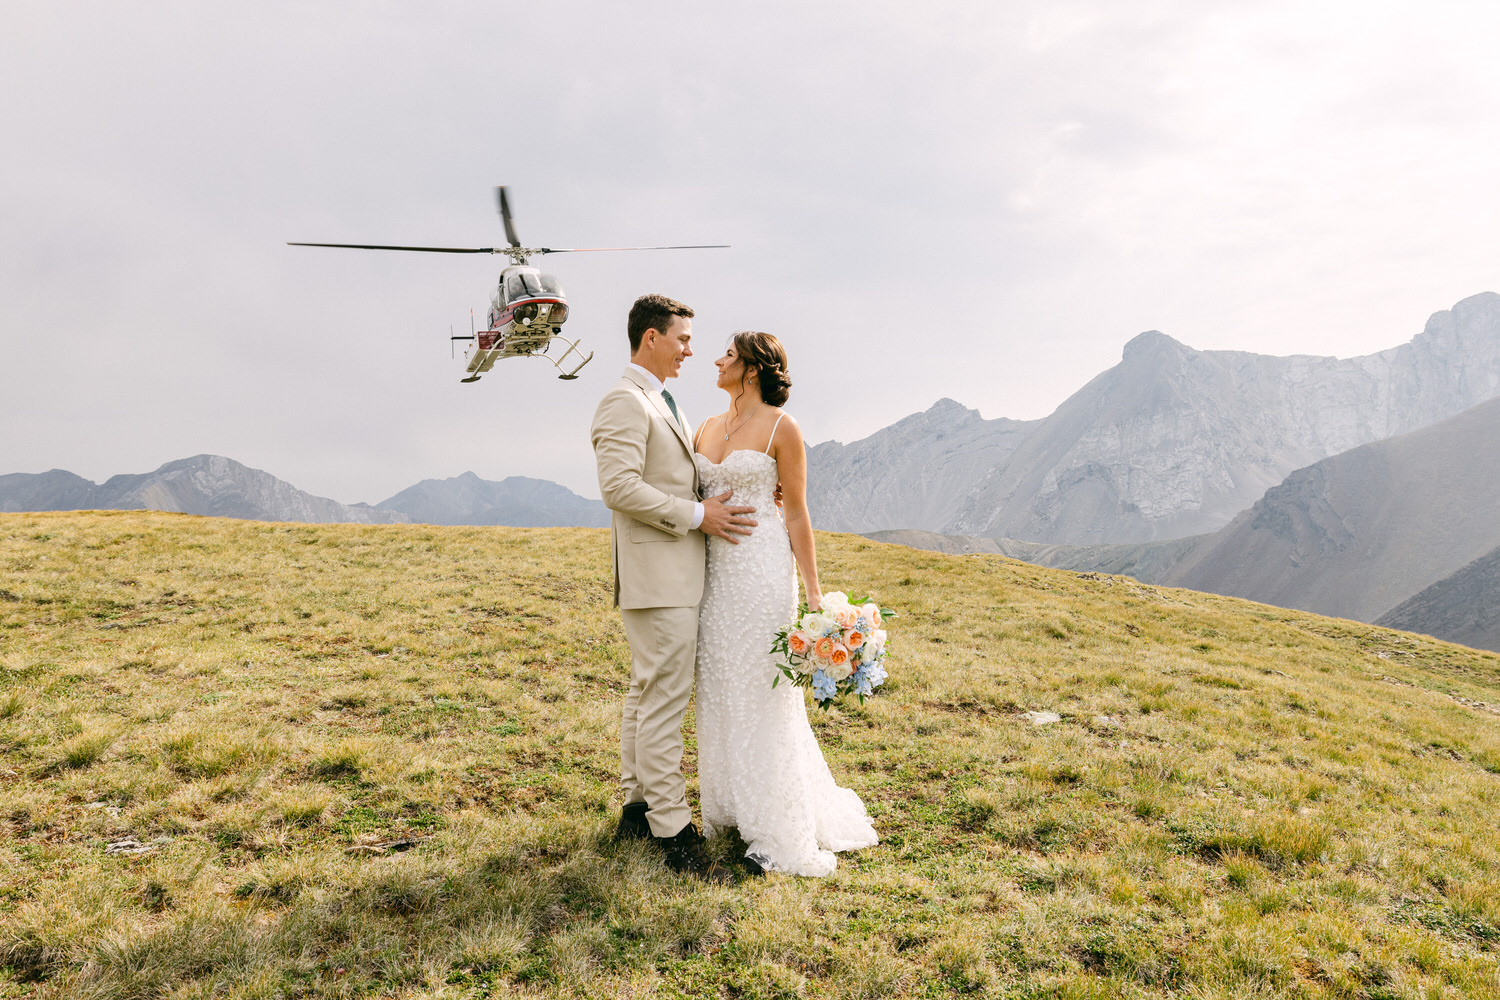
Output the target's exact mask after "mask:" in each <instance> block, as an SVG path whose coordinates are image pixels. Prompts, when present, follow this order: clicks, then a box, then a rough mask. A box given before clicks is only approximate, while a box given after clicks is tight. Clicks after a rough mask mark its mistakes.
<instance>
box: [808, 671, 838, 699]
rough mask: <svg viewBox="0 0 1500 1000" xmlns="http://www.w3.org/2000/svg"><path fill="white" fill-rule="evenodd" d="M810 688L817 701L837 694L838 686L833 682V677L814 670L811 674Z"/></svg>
mask: <svg viewBox="0 0 1500 1000" xmlns="http://www.w3.org/2000/svg"><path fill="white" fill-rule="evenodd" d="M812 690H813V697H814V698H816V699H818V700H819V701H827V700H828V699H830V698H832V697H833V696H834V695H836V694H838V691H839V687H838V685H837V684H836V683H834V680H833V678H831V677H829V676H828V675H827V674H825V673H823V671H821V670H814V671H813V675H812Z"/></svg>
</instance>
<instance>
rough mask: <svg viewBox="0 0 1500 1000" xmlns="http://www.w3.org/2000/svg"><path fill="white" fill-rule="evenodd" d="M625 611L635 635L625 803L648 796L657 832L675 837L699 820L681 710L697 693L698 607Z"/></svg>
mask: <svg viewBox="0 0 1500 1000" xmlns="http://www.w3.org/2000/svg"><path fill="white" fill-rule="evenodd" d="M620 615H621V617H622V618H624V619H625V637H626V638H627V639H629V640H630V691H629V693H628V694H626V696H625V711H624V713H623V715H622V716H621V718H620V784H621V785H622V786H623V787H624V789H625V801H626V802H627V803H630V802H645V803H646V806H647V812H646V821H647V822H649V823H650V824H651V832H652V833H653V834H655V835H656V836H658V837H671V836H673V835H675V834H676V833H677V832H679V831H680V830H681V829H682V828H683V827H685V826H687V825H688V824H689V823H690V822H692V820H693V811H692V809H691V807H689V806H688V804H687V781H686V780H685V779H684V778H683V777H682V716H683V713H684V712H686V711H687V705H688V698H689V696H691V694H692V692H693V667H694V660H695V658H696V656H697V648H698V608H697V606H696V605H695V606H693V607H690V608H621V609H620Z"/></svg>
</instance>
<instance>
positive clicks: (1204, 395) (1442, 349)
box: [808, 292, 1500, 545]
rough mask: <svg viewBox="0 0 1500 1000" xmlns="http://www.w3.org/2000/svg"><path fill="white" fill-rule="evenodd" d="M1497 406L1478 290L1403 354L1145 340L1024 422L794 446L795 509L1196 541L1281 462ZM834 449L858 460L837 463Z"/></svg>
mask: <svg viewBox="0 0 1500 1000" xmlns="http://www.w3.org/2000/svg"><path fill="white" fill-rule="evenodd" d="M1496 395H1500V295H1496V294H1495V293H1493V292H1481V293H1479V294H1478V295H1473V296H1470V297H1468V298H1466V299H1463V300H1461V301H1460V302H1458V303H1456V304H1455V305H1454V306H1453V307H1452V308H1451V309H1448V310H1442V311H1439V312H1436V313H1433V314H1432V315H1431V316H1430V317H1429V318H1428V320H1427V323H1426V325H1425V326H1424V328H1423V330H1422V332H1421V333H1419V334H1417V335H1416V336H1415V337H1413V338H1412V339H1411V340H1410V341H1408V342H1407V343H1405V344H1401V345H1398V346H1396V347H1392V348H1389V349H1387V350H1384V351H1380V352H1376V353H1374V354H1369V355H1363V356H1360V357H1356V358H1348V359H1340V358H1332V357H1318V356H1312V355H1292V356H1288V357H1273V356H1270V355H1259V354H1252V353H1249V352H1243V351H1199V350H1195V349H1193V348H1191V347H1188V346H1186V345H1184V344H1182V343H1180V342H1179V341H1177V340H1175V339H1173V338H1172V337H1169V336H1167V335H1166V334H1163V333H1161V332H1159V331H1147V332H1146V333H1142V334H1139V335H1137V336H1136V337H1133V338H1131V340H1130V341H1128V342H1127V343H1126V345H1125V347H1124V349H1123V350H1122V352H1121V361H1120V363H1119V364H1117V365H1115V366H1114V367H1112V368H1110V369H1108V370H1106V371H1104V372H1102V373H1100V374H1099V375H1097V376H1095V378H1093V379H1092V380H1090V381H1089V383H1088V384H1086V385H1085V386H1084V387H1083V388H1081V389H1080V390H1079V391H1078V392H1076V393H1074V394H1073V395H1072V396H1070V397H1069V398H1068V399H1067V400H1065V401H1064V402H1063V403H1062V404H1061V405H1060V406H1059V407H1058V408H1057V409H1056V410H1055V411H1053V413H1052V414H1050V415H1049V416H1047V417H1045V418H1043V419H1042V420H1040V421H1026V422H1023V421H1005V420H993V421H985V420H983V418H981V417H980V415H979V414H978V412H977V411H972V410H965V409H964V408H963V407H962V406H960V404H957V403H952V402H951V401H943V402H941V403H940V404H938V405H937V406H934V407H933V408H932V409H930V410H928V411H927V415H929V416H932V417H937V416H942V415H943V414H944V413H946V412H949V411H951V410H952V408H955V407H956V408H957V409H959V410H964V412H966V413H969V414H972V417H971V418H970V419H969V421H968V424H967V431H966V433H967V436H966V437H963V438H955V437H954V436H953V435H952V434H948V435H947V436H944V435H943V434H939V433H925V434H924V433H920V430H921V428H920V426H919V425H917V424H913V423H911V422H910V421H911V420H912V418H911V417H908V418H905V419H904V420H903V421H898V422H897V423H896V424H894V425H892V426H891V427H887V428H884V429H882V430H880V431H877V432H876V433H875V434H873V435H870V436H869V437H867V438H864V439H862V440H860V441H857V442H854V443H853V444H850V445H842V444H840V445H838V447H837V448H833V449H827V450H820V449H823V448H824V446H823V445H819V446H817V447H815V448H814V449H811V450H810V451H809V469H808V486H809V506H810V507H811V509H812V511H813V520H814V524H815V525H816V526H818V527H820V528H827V529H829V530H846V531H860V532H870V531H876V530H891V529H901V528H909V529H920V530H927V531H934V532H939V533H942V534H948V535H966V536H988V537H1004V538H1011V539H1016V540H1025V541H1032V542H1040V543H1049V544H1073V545H1080V544H1095V543H1097V544H1120V543H1139V542H1149V541H1153V540H1162V539H1168V538H1180V537H1186V536H1190V535H1195V534H1205V533H1211V532H1213V531H1216V530H1218V529H1219V528H1221V527H1223V526H1224V525H1225V524H1227V523H1228V522H1229V521H1230V520H1231V519H1232V518H1234V517H1235V516H1236V515H1237V514H1238V513H1239V512H1240V511H1242V510H1244V509H1245V508H1246V507H1248V506H1250V504H1252V503H1254V502H1255V501H1256V500H1257V499H1259V497H1260V496H1261V495H1262V494H1263V493H1264V492H1265V491H1266V490H1267V489H1270V488H1272V487H1274V486H1276V485H1277V484H1278V483H1280V482H1281V481H1282V480H1283V479H1284V478H1285V477H1286V476H1287V475H1288V474H1289V473H1291V472H1292V471H1293V470H1295V469H1298V468H1303V467H1305V466H1308V465H1311V464H1313V463H1315V462H1317V461H1319V460H1321V459H1323V458H1326V457H1329V456H1330V455H1333V454H1338V453H1340V452H1343V451H1347V450H1349V449H1350V448H1353V447H1357V446H1359V445H1361V444H1366V443H1369V442H1371V441H1375V440H1381V439H1383V438H1386V437H1390V436H1393V435H1396V434H1401V433H1406V432H1408V431H1411V430H1416V429H1418V428H1420V427H1424V426H1428V425H1430V424H1432V423H1435V422H1437V421H1439V420H1442V419H1445V418H1447V417H1449V416H1452V415H1454V414H1455V413H1458V412H1461V411H1462V410H1464V409H1467V408H1469V407H1470V406H1473V405H1476V404H1478V403H1480V402H1484V401H1486V400H1488V399H1491V398H1494V397H1495V396H1496ZM940 407H941V410H940ZM934 411H939V412H937V413H935V412H934ZM914 416H917V415H914ZM992 428H993V429H992ZM914 432H915V433H914ZM851 454H857V455H859V456H861V459H862V461H861V462H860V463H858V464H855V463H850V462H846V461H842V459H843V457H844V456H846V455H851ZM928 455H937V456H939V457H938V458H937V459H933V460H927V459H926V458H925V456H928ZM883 464H884V465H885V466H888V467H890V468H898V469H900V474H899V475H896V474H887V473H885V472H884V471H883V469H882V465H883ZM929 478H930V479H933V480H935V481H941V482H943V483H944V484H945V488H946V489H947V490H948V491H949V492H950V494H951V495H953V496H957V495H961V497H962V499H961V500H960V501H959V502H958V503H957V504H956V505H955V504H953V503H952V502H951V497H950V500H949V502H947V503H944V504H932V503H928V502H927V501H926V500H925V497H924V495H923V494H922V493H921V490H920V489H919V488H917V487H913V486H912V485H911V483H913V482H916V483H923V482H926V481H927V480H928V479H929ZM872 496H879V497H881V498H882V499H881V500H879V501H878V503H874V504H873V506H874V507H875V508H878V513H879V515H880V516H878V517H876V516H873V515H872V503H873V502H872V501H869V500H866V499H863V498H868V497H872ZM851 498H853V500H852V502H851Z"/></svg>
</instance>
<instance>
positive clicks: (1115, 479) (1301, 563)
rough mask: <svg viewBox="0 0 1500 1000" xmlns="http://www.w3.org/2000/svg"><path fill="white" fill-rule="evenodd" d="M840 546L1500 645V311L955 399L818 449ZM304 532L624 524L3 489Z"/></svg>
mask: <svg viewBox="0 0 1500 1000" xmlns="http://www.w3.org/2000/svg"><path fill="white" fill-rule="evenodd" d="M808 500H809V506H810V507H811V509H812V512H813V518H814V523H815V525H816V526H817V527H819V528H822V529H825V530H843V531H859V532H861V533H865V534H869V535H870V536H871V537H876V538H880V539H882V540H888V541H899V542H902V543H904V544H909V545H914V546H917V547H923V548H935V549H942V550H945V551H990V552H1001V553H1003V554H1005V555H1009V556H1013V557H1016V558H1020V559H1025V560H1028V561H1031V562H1036V563H1040V564H1044V565H1048V566H1053V567H1057V568H1068V569H1075V570H1079V571H1094V572H1108V573H1118V574H1126V575H1131V576H1135V577H1136V578H1138V579H1140V580H1142V581H1143V582H1147V583H1159V584H1165V585H1172V586H1182V587H1188V588H1192V589H1196V590H1205V591H1211V592H1216V593H1223V594H1230V595H1234V596H1241V597H1247V598H1251V599H1253V600H1258V601H1264V602H1266V603H1270V604H1278V605H1282V606H1287V607H1296V608H1301V609H1304V610H1308V611H1315V612H1318V613H1322V614H1329V615H1338V616H1345V617H1351V618H1358V619H1361V620H1364V621H1376V620H1378V621H1380V622H1381V623H1383V624H1390V625H1394V626H1396V627H1400V628H1408V629H1412V630H1416V631H1426V632H1429V633H1431V634H1434V635H1438V636H1440V637H1444V638H1451V639H1454V640H1455V641H1461V642H1467V643H1470V644H1473V645H1479V646H1484V647H1487V648H1495V649H1500V612H1497V611H1496V608H1497V607H1500V295H1496V294H1494V293H1489V292H1486V293H1482V294H1480V295H1475V296H1471V297H1469V298H1466V299H1464V300H1462V301H1461V302H1458V303H1457V304H1455V305H1454V306H1453V308H1451V309H1449V310H1444V311H1442V312H1438V313H1434V314H1433V315H1432V317H1431V318H1430V319H1429V320H1428V321H1427V324H1426V327H1425V329H1424V330H1423V332H1422V333H1420V334H1418V335H1417V336H1416V337H1414V338H1413V339H1412V340H1411V341H1410V342H1408V343H1406V344H1402V345H1400V346H1398V347H1394V348H1391V349H1389V350H1386V351H1381V352H1379V353H1376V354H1371V355H1366V356H1363V357H1358V358H1350V359H1343V360H1341V359H1338V358H1328V357H1313V356H1294V357H1269V356H1264V355H1257V354H1250V353H1246V352H1239V351H1198V350H1194V349H1193V348H1191V347H1188V346H1186V345H1184V344H1182V343H1180V342H1178V341H1176V340H1174V339H1172V338H1171V337H1168V336H1166V335H1164V334H1162V333H1158V332H1155V331H1151V332H1147V333H1143V334H1141V335H1139V336H1137V337H1135V338H1134V339H1132V340H1131V341H1130V342H1129V343H1127V344H1126V345H1125V349H1124V351H1123V355H1122V358H1121V361H1120V363H1119V364H1118V365H1116V366H1114V367H1113V368H1110V369H1109V370H1108V371H1105V372H1103V373H1102V374H1100V375H1099V376H1098V377H1096V378H1094V379H1093V380H1092V381H1090V382H1089V383H1088V384H1087V385H1085V386H1084V387H1083V388H1082V389H1080V390H1079V391H1078V392H1077V393H1075V394H1073V395H1072V396H1071V397H1069V398H1068V399H1067V400H1065V401H1064V402H1063V404H1062V405H1061V406H1059V407H1058V408H1057V410H1056V411H1054V412H1053V413H1052V414H1051V415H1049V416H1048V417H1046V418H1044V419H1041V420H1030V421H1020V420H1009V419H1003V418H1002V419H991V420H986V419H984V418H982V417H981V416H980V414H979V413H978V412H977V411H975V410H971V409H968V408H966V407H964V406H962V405H960V404H959V403H956V402H954V401H953V400H950V399H943V400H940V401H939V402H938V403H937V404H935V405H934V406H933V407H932V408H931V409H929V410H927V411H926V412H924V413H917V414H913V415H911V416H909V417H906V418H905V419H903V420H900V421H898V422H897V423H895V424H893V425H891V426H890V427H886V428H884V429H883V430H880V431H878V432H876V433H875V434H872V435H871V436H869V437H867V438H865V439H863V440H861V441H856V442H854V443H852V444H848V445H845V444H842V443H840V442H837V441H828V442H824V443H822V444H818V445H815V446H813V447H811V448H809V449H808ZM142 508H150V509H157V510H168V511H181V512H186V513H193V514H205V515H214V516H220V517H237V518H253V519H260V520H284V521H311V522H328V521H354V522H365V523H399V522H408V521H416V522H422V523H431V524H473V525H509V526H520V527H534V526H547V525H569V526H588V527H598V526H604V525H606V524H608V523H609V516H608V512H607V511H606V510H605V509H604V506H603V504H602V503H600V502H599V501H597V500H591V499H588V498H585V497H581V496H578V495H577V494H574V493H572V492H571V491H570V490H568V489H566V488H564V487H562V486H559V485H558V484H556V483H550V482H547V481H544V480H537V479H529V478H526V477H520V476H513V477H510V478H508V479H505V480H502V481H499V482H490V481H486V480H483V479H480V478H479V477H478V476H476V475H475V474H474V473H472V472H467V473H464V474H463V475H460V476H456V477H453V478H449V479H442V480H438V479H428V480H423V481H422V482H420V483H417V484H415V485H414V486H411V487H409V488H407V489H405V490H402V491H401V492H400V493H397V494H396V495H395V496H393V497H390V498H389V499H387V500H385V501H382V502H381V503H379V504H376V505H374V506H370V505H367V504H341V503H338V502H337V501H334V500H329V499H327V498H323V497H317V496H313V495H311V494H308V493H304V492H302V491H300V490H298V489H296V488H295V487H293V486H291V485H290V484H289V483H286V482H283V481H282V480H279V479H277V478H275V477H274V476H272V475H270V474H269V473H266V472H262V471H259V470H256V469H251V468H248V467H246V466H244V465H241V464H239V463H237V462H234V461H232V460H230V459H227V458H223V457H220V456H212V455H199V456H195V457H193V458H188V459H182V460H180V461H177V462H169V463H167V464H166V465H164V466H162V467H161V468H159V469H157V470H155V471H154V472H150V473H144V474H137V475H123V476H115V477H113V478H111V479H109V480H108V481H106V482H105V483H103V484H95V483H93V482H90V481H89V480H86V479H83V478H82V477H80V476H76V475H74V474H72V473H70V472H64V471H62V470H56V469H54V470H52V471H50V472H45V473H40V474H36V475H28V474H13V475H5V476H0V510H3V511H22V510H76V509H142Z"/></svg>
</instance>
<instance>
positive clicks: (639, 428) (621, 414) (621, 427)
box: [591, 368, 706, 609]
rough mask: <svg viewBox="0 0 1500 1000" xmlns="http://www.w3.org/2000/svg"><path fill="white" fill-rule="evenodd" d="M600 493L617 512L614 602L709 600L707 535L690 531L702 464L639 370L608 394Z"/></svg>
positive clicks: (601, 414)
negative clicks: (706, 596) (705, 591)
mask: <svg viewBox="0 0 1500 1000" xmlns="http://www.w3.org/2000/svg"><path fill="white" fill-rule="evenodd" d="M591 436H592V438H593V442H594V460H595V462H596V463H597V465H598V469H599V493H600V495H601V496H602V497H603V498H604V505H605V506H606V507H608V508H609V509H610V510H611V511H613V512H614V516H613V518H612V520H611V524H610V533H609V537H610V549H611V552H612V555H613V557H614V576H615V604H617V605H619V606H620V607H621V608H625V609H633V608H685V607H695V606H696V605H697V604H698V603H699V601H701V600H702V599H703V573H704V563H705V558H706V555H705V553H706V548H705V544H704V538H703V532H701V531H698V530H697V529H689V528H688V525H689V524H691V523H692V519H693V511H694V506H693V505H694V502H695V501H696V500H697V499H698V489H699V487H698V466H697V463H696V462H694V461H693V442H692V439H691V438H690V437H689V436H688V431H687V429H686V428H685V427H684V426H682V425H681V424H679V423H678V422H677V421H676V420H675V419H673V417H672V411H671V410H670V409H669V408H668V407H667V401H666V400H664V399H662V397H661V393H659V392H657V391H656V390H655V389H653V388H652V387H651V385H650V383H649V382H648V381H647V380H646V378H645V376H643V375H642V374H641V373H640V372H638V371H636V370H635V369H634V368H627V369H625V374H624V375H623V376H621V378H620V381H618V382H616V383H615V385H614V387H613V388H611V389H610V390H609V392H607V393H605V395H604V398H603V399H601V400H600V401H599V408H598V410H596V411H595V412H594V424H593V428H592V430H591Z"/></svg>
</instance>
